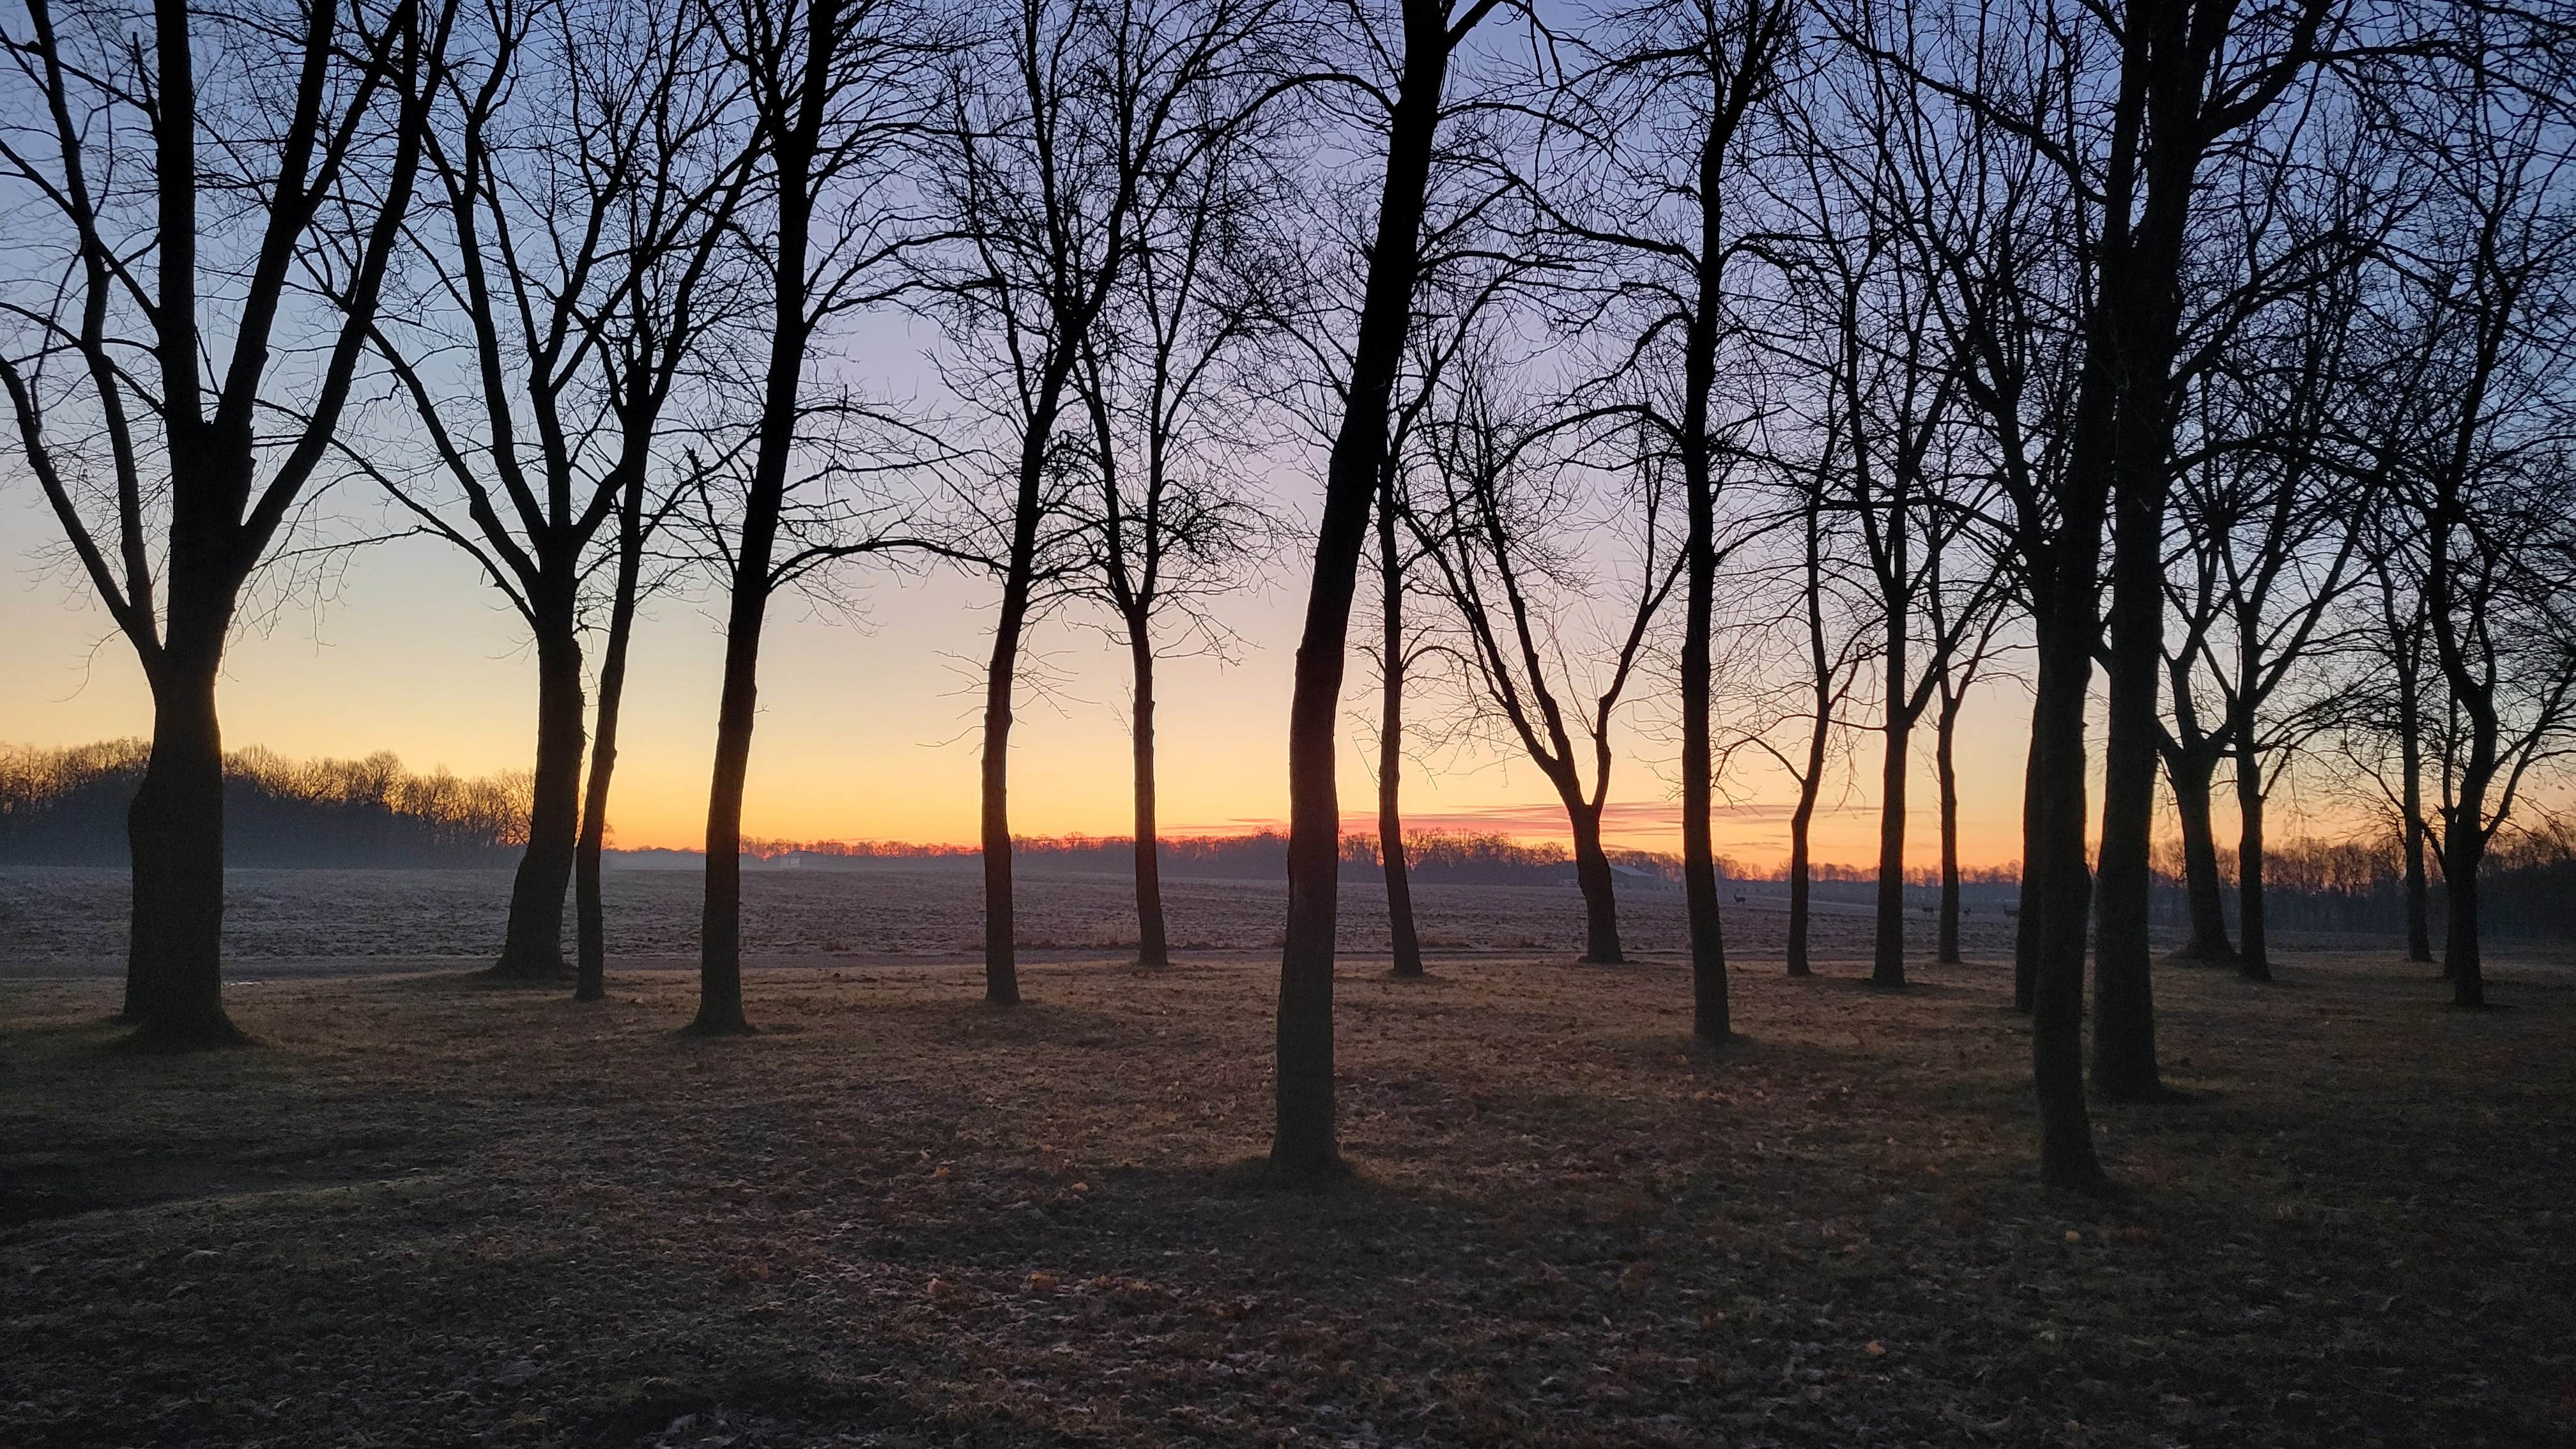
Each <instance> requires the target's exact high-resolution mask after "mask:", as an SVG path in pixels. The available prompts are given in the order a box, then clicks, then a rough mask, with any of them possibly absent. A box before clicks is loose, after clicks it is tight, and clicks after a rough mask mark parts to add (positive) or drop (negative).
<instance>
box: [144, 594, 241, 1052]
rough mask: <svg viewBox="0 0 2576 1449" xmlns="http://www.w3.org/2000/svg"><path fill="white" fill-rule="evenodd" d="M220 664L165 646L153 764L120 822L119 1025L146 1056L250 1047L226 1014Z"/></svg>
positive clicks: (156, 686) (204, 653) (204, 654)
mask: <svg viewBox="0 0 2576 1449" xmlns="http://www.w3.org/2000/svg"><path fill="white" fill-rule="evenodd" d="M175 632H176V631H174V633H175ZM221 662H222V650H221V648H220V647H211V648H199V649H194V650H182V649H181V648H180V647H179V645H178V643H177V641H176V640H174V641H173V643H172V645H171V646H170V647H169V648H168V649H167V650H166V651H165V653H164V656H163V659H162V661H161V663H160V665H159V666H158V667H157V668H155V669H154V670H153V671H152V674H151V684H152V756H151V759H150V761H149V762H148V763H147V764H146V765H145V766H144V770H143V782H142V785H141V786H140V788H138V789H137V790H136V791H135V794H134V803H133V805H132V807H131V808H130V809H129V810H128V811H127V813H126V836H127V841H128V844H129V846H130V847H131V850H132V852H133V861H134V876H133V889H134V917H133V930H134V939H133V943H132V948H131V950H130V952H129V955H128V976H127V981H126V1015H127V1018H128V1019H129V1020H131V1021H132V1022H133V1023H134V1025H135V1026H136V1027H137V1028H138V1030H137V1031H136V1033H135V1036H134V1041H135V1044H136V1045H138V1046H142V1047H146V1048H149V1049H152V1050H158V1051H193V1050H198V1049H202V1048H206V1047H221V1046H235V1045H239V1044H241V1043H242V1042H244V1041H246V1040H247V1038H246V1037H244V1036H243V1035H242V1032H241V1029H240V1028H238V1027H236V1026H234V1025H233V1023H232V1018H231V1017H229V1016H227V1015H225V1013H224V982H223V931H224V747H223V731H222V728H221V726H220V725H219V724H218V722H217V720H216V716H215V677H216V673H217V671H218V670H219V669H220V667H221Z"/></svg>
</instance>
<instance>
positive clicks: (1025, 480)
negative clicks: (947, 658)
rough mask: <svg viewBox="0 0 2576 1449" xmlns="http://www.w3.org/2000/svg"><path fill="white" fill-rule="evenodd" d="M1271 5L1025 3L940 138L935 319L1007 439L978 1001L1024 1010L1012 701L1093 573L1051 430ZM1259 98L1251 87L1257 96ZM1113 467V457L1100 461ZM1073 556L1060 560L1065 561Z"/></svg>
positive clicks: (955, 373) (961, 382) (960, 372)
mask: <svg viewBox="0 0 2576 1449" xmlns="http://www.w3.org/2000/svg"><path fill="white" fill-rule="evenodd" d="M1277 9H1278V6H1277V4H1276V0H1169V3H1161V4H1148V5H1115V4H1104V3H1100V0H1023V3H1021V4H1020V5H1019V6H1018V7H1017V9H1016V11H1015V12H1014V13H1013V14H1012V15H1011V17H1010V20H1009V23H1008V24H1007V26H1005V27H1004V28H1003V30H1002V33H1000V34H998V35H996V36H995V37H993V38H992V39H991V41H990V42H988V43H987V44H986V45H984V46H982V47H980V48H979V49H978V50H976V51H974V52H970V58H969V62H968V64H967V65H966V66H965V67H963V68H962V69H961V71H960V72H959V74H958V75H957V77H956V79H955V84H954V87H953V91H952V94H951V96H950V98H949V100H948V103H947V116H946V119H945V121H944V123H943V125H942V127H941V130H942V133H943V134H942V138H941V139H942V143H943V144H942V147H941V150H942V153H943V154H942V156H941V158H940V159H939V161H938V162H937V164H936V166H935V168H934V170H933V171H932V184H933V189H934V191H935V193H936V195H937V200H938V205H939V206H940V209H941V211H942V212H943V213H944V217H945V222H946V225H947V227H948V229H949V230H950V232H951V233H952V234H953V236H954V238H955V241H954V244H953V245H952V246H950V247H949V248H947V249H945V251H943V252H942V253H938V254H934V256H935V258H936V259H935V260H933V261H932V262H931V264H930V265H931V266H932V267H933V268H934V273H933V282H934V285H933V286H932V287H931V288H930V290H929V291H928V292H927V293H926V294H925V295H926V296H927V297H928V298H930V299H931V301H932V302H933V304H934V305H935V306H937V307H938V308H939V309H940V312H941V315H942V317H943V319H944V321H945V324H946V326H947V327H948V329H949V332H950V334H951V335H952V337H954V338H955V339H956V341H957V342H958V343H959V346H960V350H961V356H960V357H959V358H958V359H957V360H955V361H953V362H952V363H950V364H949V367H950V374H951V380H952V382H954V383H955V384H956V385H957V386H958V387H959V389H960V390H961V391H962V392H964V393H966V394H967V395H969V396H970V397H972V398H975V399H977V400H978V401H980V402H981V403H982V404H983V405H984V406H985V407H987V409H988V410H989V411H990V412H991V413H992V414H993V416H995V417H996V418H998V419H999V420H1000V421H1001V423H1002V426H1003V428H1004V429H1005V431H1006V433H1007V435H1008V436H1007V438H1006V440H1005V442H1004V443H1003V445H1002V447H1001V448H1000V449H999V450H998V451H1000V452H1001V453H1002V454H1003V455H1004V456H1005V457H1006V459H1007V460H1008V470H1007V474H1006V476H1005V477H1004V478H1003V479H1002V488H1003V495H1002V496H1001V497H1000V498H999V499H998V500H995V501H993V502H992V503H991V505H990V506H989V508H987V509H986V513H987V519H986V524H987V527H986V531H987V532H989V533H990V534H992V535H993V536H994V540H995V542H994V544H993V546H992V547H990V548H985V549H981V550H978V551H979V552H981V553H983V554H984V555H985V560H986V565H987V567H988V568H989V569H990V570H991V572H992V573H993V574H994V575H995V576H996V577H998V578H999V579H1000V581H1001V585H1002V596H1001V601H1000V606H999V609H998V611H997V612H996V614H995V616H994V622H993V647H992V652H991V655H990V657H989V659H988V660H987V662H986V665H985V671H984V723H983V743H982V750H983V767H982V791H983V811H982V836H983V851H984V998H985V1000H986V1001H988V1002H991V1003H992V1004H994V1005H997V1006H1008V1005H1011V1004H1013V1003H1015V1002H1017V1001H1018V1000H1019V999H1020V987H1019V966H1018V958H1017V955H1016V953H1015V949H1014V941H1013V929H1014V927H1013V915H1012V894H1011V822H1010V743H1011V724H1012V714H1011V699H1012V694H1013V689H1014V686H1015V684H1016V683H1017V681H1018V677H1019V672H1020V668H1021V663H1020V649H1021V642H1022V640H1023V638H1024V637H1025V636H1026V634H1027V631H1028V628H1029V626H1030V624H1031V622H1032V620H1033V618H1034V617H1035V616H1036V614H1037V613H1038V612H1040V611H1041V610H1042V609H1043V607H1044V606H1045V605H1046V604H1047V603H1048V602H1049V601H1050V600H1051V599H1053V598H1060V597H1063V596H1064V595H1065V593H1066V592H1067V590H1066V589H1065V588H1063V587H1061V586H1062V585H1063V584H1064V583H1065V581H1067V580H1070V579H1071V578H1073V577H1074V576H1075V575H1077V574H1081V573H1084V572H1087V559H1086V558H1084V557H1083V555H1082V554H1081V552H1080V551H1079V545H1080V544H1081V543H1083V542H1087V541H1089V539H1090V535H1089V533H1088V531H1087V530H1084V529H1083V528H1082V527H1081V526H1080V525H1079V523H1078V522H1070V523H1069V522H1068V516H1069V515H1071V514H1072V512H1073V509H1074V507H1075V504H1076V500H1077V498H1078V497H1079V496H1080V494H1081V493H1082V492H1083V491H1084V490H1083V489H1082V488H1081V486H1080V484H1079V482H1078V481H1077V480H1078V479H1079V478H1080V476H1081V472H1082V468H1083V460H1082V459H1081V458H1079V456H1077V454H1078V451H1079V449H1080V448H1081V446H1082V440H1081V438H1080V435H1079V434H1078V433H1077V434H1076V435H1075V436H1074V438H1073V440H1072V441H1070V442H1068V441H1067V440H1065V439H1060V438H1059V437H1058V436H1057V433H1058V425H1059V423H1060V422H1061V421H1062V420H1063V415H1064V412H1065V410H1066V408H1067V407H1068V406H1078V405H1079V401H1080V399H1079V392H1078V389H1077V385H1076V377H1077V374H1078V372H1079V370H1080V369H1081V367H1082V363H1083V359H1084V358H1085V356H1086V349H1087V348H1091V347H1092V346H1093V343H1092V331H1093V328H1094V327H1095V326H1096V325H1097V324H1098V323H1099V322H1100V320H1101V317H1102V315H1103V313H1104V312H1105V311H1106V310H1107V309H1108V307H1109V306H1110V304H1111V300H1112V297H1113V296H1114V295H1115V293H1116V292H1117V289H1118V287H1119V284H1120V281H1121V279H1122V277H1123V276H1124V274H1125V272H1126V270H1127V268H1128V267H1129V265H1130V263H1131V261H1132V259H1133V257H1134V255H1135V253H1136V252H1137V251H1138V249H1139V248H1140V247H1141V246H1143V245H1144V244H1145V242H1144V231H1145V225H1146V224H1145V221H1144V219H1143V218H1142V216H1141V215H1140V213H1141V211H1142V210H1143V209H1144V208H1145V207H1146V206H1148V205H1150V204H1151V198H1149V196H1148V195H1147V193H1148V190H1149V188H1152V187H1155V186H1157V185H1159V184H1161V183H1162V182H1163V180H1164V178H1165V177H1166V173H1175V174H1182V175H1185V174H1187V171H1186V168H1189V167H1193V166H1196V165H1198V164H1199V163H1200V161H1201V160H1202V159H1203V158H1201V157H1199V156H1198V155H1197V154H1196V153H1197V152H1199V151H1201V150H1203V149H1205V148H1206V147H1209V146H1211V145H1215V144H1217V143H1218V142H1219V141H1220V140H1221V139H1222V137H1223V135H1224V133H1225V132H1226V131H1227V130H1228V129H1229V128H1230V127H1231V126H1232V125H1233V124H1235V123H1237V122H1239V121H1240V120H1241V119H1242V118H1241V116H1240V115H1239V114H1238V115H1225V114H1219V113H1218V110H1217V109H1216V108H1215V107H1213V106H1212V105H1211V104H1210V103H1211V101H1212V96H1211V90H1212V88H1214V87H1217V86H1218V85H1220V83H1224V82H1230V81H1233V80H1235V79H1236V78H1237V77H1238V76H1239V75H1240V74H1241V73H1242V72H1244V71H1246V70H1248V69H1250V68H1251V67H1252V66H1253V65H1254V64H1255V63H1256V62H1258V61H1259V59H1260V57H1261V52H1262V50H1263V48H1264V47H1266V46H1267V45H1269V44H1270V43H1271V42H1272V40H1273V38H1274V36H1273V16H1274V13H1275V12H1276V11H1277ZM1259 94H1261V93H1260V92H1258V91H1254V92H1253V93H1252V96H1253V97H1254V98H1257V97H1258V95H1259ZM1103 461H1107V460H1103ZM1068 545H1071V547H1068Z"/></svg>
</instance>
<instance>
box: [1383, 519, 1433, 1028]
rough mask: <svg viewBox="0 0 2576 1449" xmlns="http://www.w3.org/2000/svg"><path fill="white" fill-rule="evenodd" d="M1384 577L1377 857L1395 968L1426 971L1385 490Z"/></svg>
mask: <svg viewBox="0 0 2576 1449" xmlns="http://www.w3.org/2000/svg"><path fill="white" fill-rule="evenodd" d="M1377 552H1378V579H1379V587H1380V590H1381V591H1382V592H1383V594H1384V595H1385V598H1384V600H1383V603H1384V607H1383V608H1382V609H1381V611H1380V614H1381V624H1382V626H1383V627H1382V629H1381V631H1380V633H1379V636H1378V671H1379V679H1380V680H1381V682H1382V684H1383V686H1384V687H1383V689H1382V690H1381V691H1380V696H1379V706H1378V726H1377V859H1378V868H1379V870H1380V871H1381V872H1383V873H1384V875H1385V877H1386V921H1387V936H1388V942H1389V946H1390V948H1391V949H1392V950H1393V952H1394V956H1395V962H1394V970H1395V974H1396V975H1398V976H1401V977H1404V978H1406V979H1408V980H1411V979H1415V978H1419V977H1421V976H1422V975H1423V974H1424V972H1423V968H1422V936H1421V933H1420V932H1419V931H1417V930H1416V929H1415V928H1414V922H1413V874H1412V870H1411V867H1410V865H1409V864H1408V862H1407V861H1406V860H1405V856H1404V796H1403V788H1404V784H1403V782H1404V676H1405V658H1404V556H1403V554H1402V553H1401V552H1399V544H1398V542H1397V539H1396V534H1395V510H1394V508H1393V507H1392V506H1391V505H1390V504H1389V502H1388V501H1387V499H1386V497H1385V495H1384V493H1383V492H1381V494H1380V496H1379V500H1378V509H1377Z"/></svg>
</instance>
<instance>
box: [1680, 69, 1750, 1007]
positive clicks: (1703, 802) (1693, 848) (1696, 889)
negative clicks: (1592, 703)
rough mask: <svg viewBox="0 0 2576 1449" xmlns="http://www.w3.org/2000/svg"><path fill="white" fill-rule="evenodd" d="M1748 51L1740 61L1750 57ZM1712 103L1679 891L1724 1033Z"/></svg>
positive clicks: (1691, 470) (1717, 126)
mask: <svg viewBox="0 0 2576 1449" xmlns="http://www.w3.org/2000/svg"><path fill="white" fill-rule="evenodd" d="M1749 51H1750V41H1749V40H1748V43H1747V51H1746V52H1739V54H1738V60H1739V62H1740V63H1743V64H1747V65H1749V64H1751V63H1753V59H1754V58H1753V57H1752V56H1751V55H1750V54H1749ZM1724 117H1725V111H1724V108H1723V107H1711V109H1710V112H1709V122H1708V130H1707V132H1706V134H1705V135H1703V136H1702V137H1701V140H1700V153H1699V202H1700V235H1699V252H1698V255H1697V257H1696V259H1695V260H1696V263H1697V266H1696V269H1695V276H1694V277H1693V282H1694V284H1695V294H1694V297H1693V305H1692V307H1691V316H1690V328H1689V331H1688V333H1687V334H1686V335H1685V337H1684V339H1683V354H1682V436H1681V455H1682V488H1683V492H1684V494H1685V498H1684V502H1685V504H1686V507H1687V510H1688V513H1689V521H1688V525H1687V528H1686V531H1685V534H1684V537H1683V540H1682V551H1683V556H1684V562H1685V566H1686V568H1687V570H1688V577H1687V578H1686V580H1685V581H1684V583H1683V596H1682V597H1683V603H1682V657H1681V674H1682V678H1681V687H1682V899H1683V905H1684V908H1685V909H1686V910H1687V911H1688V913H1689V916H1690V948H1691V1034H1692V1035H1693V1036H1695V1037H1697V1038H1699V1039H1700V1040H1702V1041H1718V1040H1722V1039H1724V1038H1725V1037H1726V1036H1728V1035H1729V1034H1730V1033H1731V1032H1733V1030H1734V1023H1733V1018H1732V1013H1731V1007H1730V1005H1729V1003H1728V1001H1727V981H1726V929H1725V924H1724V921H1723V920H1722V918H1721V917H1720V915H1719V907H1718V903H1717V842H1716V839H1715V838H1714V831H1713V824H1712V822H1711V820H1710V818H1709V815H1710V812H1711V811H1712V810H1714V809H1715V808H1716V794H1717V781H1716V778H1715V771H1716V757H1717V746H1716V741H1715V739H1714V731H1713V728H1712V725H1711V721H1710V719H1709V703H1710V701H1709V694H1710V691H1711V689H1712V688H1713V682H1712V680H1711V677H1710V676H1711V666H1710V659H1709V651H1710V648H1711V646H1712V644H1713V642H1714V641H1713V640H1712V638H1711V636H1712V635H1713V634H1714V633H1715V632H1716V627H1717V465H1716V461H1715V459H1714V458H1712V457H1711V456H1710V455H1711V453H1712V451H1713V450H1712V448H1711V446H1710V441H1709V425H1708V406H1709V393H1710V392H1711V391H1712V390H1714V389H1715V387H1716V385H1717V334H1718V310H1719V308H1721V307H1722V306H1723V305H1724V303H1725V286H1726V250H1725V245H1724V243H1725V238H1724V236H1723V235H1722V233H1721V230H1720V221H1721V218H1722V213H1721V210H1720V208H1721V205H1722V203H1723V199H1724V197H1725V188H1724V186H1723V184H1722V183H1723V181H1724V179H1725V178H1724V170H1725V162H1726V146H1727V142H1728V141H1729V140H1730V139H1732V136H1733V133H1734V124H1733V123H1732V122H1731V121H1727V120H1725V119H1724Z"/></svg>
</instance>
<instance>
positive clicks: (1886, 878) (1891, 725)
mask: <svg viewBox="0 0 2576 1449" xmlns="http://www.w3.org/2000/svg"><path fill="white" fill-rule="evenodd" d="M1894 647H1897V648H1901V647H1902V646H1901V645H1900V646H1894ZM1903 667H1904V665H1903V660H1902V656H1901V655H1899V656H1898V657H1895V658H1891V659H1890V660H1889V661H1888V668H1889V671H1890V674H1891V676H1893V675H1894V674H1895V673H1896V672H1897V671H1900V670H1902V669H1903ZM1913 735H1914V721H1913V720H1912V718H1911V717H1909V716H1908V715H1907V714H1906V713H1905V712H1904V710H1903V708H1902V706H1901V705H1900V704H1899V703H1898V701H1897V699H1896V697H1895V696H1894V695H1893V694H1891V695H1890V697H1889V700H1888V714H1887V730H1886V737H1887V758H1886V759H1885V760H1884V761H1883V762H1882V763H1881V766H1880V769H1879V803H1878V929H1877V933H1876V954H1875V960H1874V961H1873V963H1872V965H1871V967H1870V973H1869V979H1870V983H1871V984H1872V985H1875V986H1903V985H1904V984H1905V777H1906V773H1907V772H1906V768H1905V766H1906V755H1907V753H1908V752H1909V750H1910V749H1911V743H1910V742H1911V741H1912V739H1913Z"/></svg>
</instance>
